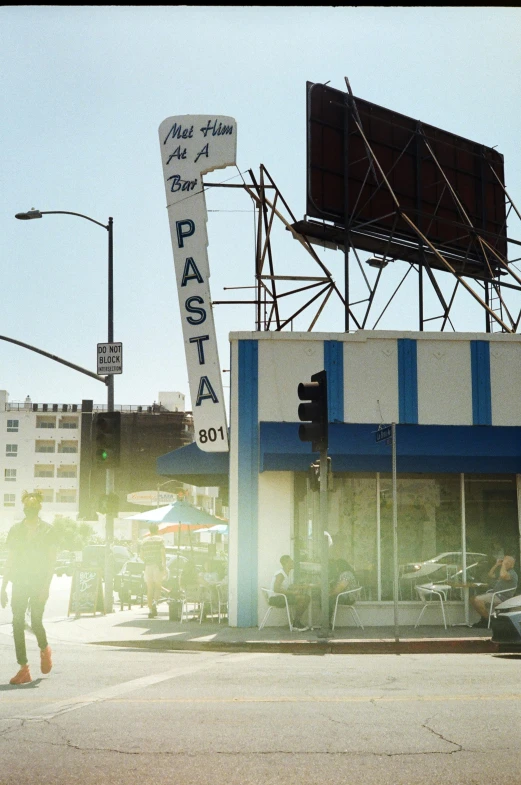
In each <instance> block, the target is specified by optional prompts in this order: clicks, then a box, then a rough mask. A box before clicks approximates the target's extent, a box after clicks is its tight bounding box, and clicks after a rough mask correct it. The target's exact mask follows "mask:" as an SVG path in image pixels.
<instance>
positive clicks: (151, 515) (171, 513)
mask: <svg viewBox="0 0 521 785" xmlns="http://www.w3.org/2000/svg"><path fill="white" fill-rule="evenodd" d="M128 517H129V518H131V519H132V520H133V521H147V522H148V523H185V524H190V525H192V526H212V525H214V524H215V522H216V521H220V520H221V519H220V518H216V516H215V515H210V513H208V512H205V511H204V510H198V509H197V507H194V506H193V505H192V504H188V502H182V501H177V502H174V503H173V504H167V505H166V506H165V507H157V508H155V509H153V510H147V511H146V512H140V513H138V514H137V515H129V516H128Z"/></svg>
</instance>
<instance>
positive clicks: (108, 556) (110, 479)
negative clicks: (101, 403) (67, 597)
mask: <svg viewBox="0 0 521 785" xmlns="http://www.w3.org/2000/svg"><path fill="white" fill-rule="evenodd" d="M44 215H75V216H77V217H78V218H85V220H86V221H91V223H94V224H96V225H97V226H101V227H102V228H103V229H106V230H107V232H108V282H107V294H108V342H109V343H113V342H114V245H113V237H114V235H113V219H112V218H111V217H109V221H108V223H107V224H103V223H101V222H100V221H96V220H95V219H94V218H90V217H89V216H88V215H83V214H82V213H73V212H71V211H69V210H35V209H34V207H33V208H32V209H31V210H29V211H28V212H26V213H16V216H15V218H18V220H20V221H30V220H32V219H34V218H42V216H44ZM107 376H108V378H107V411H109V412H113V411H114V375H113V374H108V375H107ZM105 472H106V474H105V493H106V494H107V497H108V498H112V497H111V496H109V494H113V493H114V469H112V468H106V469H105ZM105 542H106V553H105V612H106V613H111V612H112V610H113V601H114V574H113V568H112V552H111V545H112V543H113V542H114V511H113V509H112V505H110V504H109V505H108V508H107V512H106V515H105Z"/></svg>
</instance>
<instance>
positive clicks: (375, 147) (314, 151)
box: [306, 82, 507, 275]
mask: <svg viewBox="0 0 521 785" xmlns="http://www.w3.org/2000/svg"><path fill="white" fill-rule="evenodd" d="M307 91H308V92H307V104H308V135H307V146H308V171H307V175H308V179H307V182H308V185H307V211H306V212H307V215H308V216H309V217H312V218H318V219H325V220H328V221H332V222H334V223H335V224H336V225H341V226H345V224H346V219H347V224H348V226H349V227H350V229H351V230H352V232H353V234H352V235H351V242H352V244H353V245H355V247H360V248H363V249H366V250H370V251H376V252H378V251H381V250H382V248H384V246H385V243H386V242H388V240H389V237H391V246H390V247H389V251H388V255H389V256H391V257H395V258H402V259H407V260H408V261H419V259H420V257H419V255H418V250H417V246H418V239H417V235H416V233H415V232H414V231H413V230H412V229H411V228H410V227H409V226H408V224H406V223H405V222H404V221H403V219H401V218H400V217H399V215H398V213H397V210H396V205H395V202H394V200H393V198H392V196H391V194H390V192H389V189H388V188H387V187H386V186H385V184H383V183H382V179H383V178H382V177H381V175H380V173H379V172H378V171H377V170H376V169H373V170H372V169H371V167H370V156H369V155H368V153H367V150H366V146H365V142H364V140H363V138H362V135H361V133H360V131H359V130H358V128H357V126H356V120H357V116H356V115H355V112H354V111H353V109H352V108H351V109H346V98H347V95H346V93H343V92H341V91H340V90H335V89H334V88H331V87H328V86H324V85H321V84H311V83H309V82H308V85H307ZM354 104H355V105H356V110H357V112H358V117H359V119H360V125H361V127H362V129H363V132H364V134H365V136H366V138H367V141H368V143H369V145H370V147H371V149H372V151H373V153H374V155H375V157H376V159H377V160H378V162H379V164H380V166H381V168H382V170H383V172H384V174H385V176H386V177H387V179H388V181H389V183H390V185H391V188H392V190H393V191H394V193H395V195H396V196H397V198H398V201H399V203H400V207H401V208H402V209H403V211H404V212H405V213H406V214H407V215H408V216H409V218H410V219H411V220H412V221H413V222H414V223H415V224H416V226H417V227H418V228H419V229H420V230H421V231H422V232H423V234H424V235H425V236H426V237H427V238H428V240H429V241H430V242H431V243H432V244H433V245H434V246H436V248H438V249H439V250H440V251H441V252H442V253H443V254H444V255H446V257H447V258H448V259H450V260H452V261H453V262H456V263H457V267H458V268H460V269H461V265H462V264H463V266H464V267H465V269H466V274H470V275H472V274H479V273H480V270H479V268H480V267H482V265H483V263H484V261H483V257H482V255H481V254H480V250H479V246H478V245H477V244H476V243H475V242H472V240H471V237H470V235H469V231H468V229H469V224H468V222H466V220H465V218H464V217H463V215H462V213H461V210H459V209H458V205H457V202H456V200H455V199H454V196H453V195H452V194H451V191H450V188H449V187H448V186H447V183H446V181H445V180H444V176H445V178H446V180H448V182H449V183H450V185H451V186H452V188H453V189H454V191H455V192H456V194H457V197H458V199H459V201H460V202H461V204H462V206H463V208H464V210H465V212H466V214H467V216H468V217H469V219H470V221H471V223H472V225H473V226H474V227H475V228H476V229H477V231H478V233H479V234H481V235H482V236H483V237H484V238H485V239H486V240H487V241H488V242H489V243H490V245H492V246H493V247H494V248H495V249H496V250H497V251H498V252H499V253H500V254H501V255H502V256H503V257H505V258H506V249H507V243H506V212H505V194H504V191H503V188H502V187H501V185H500V182H501V183H504V167H503V156H502V155H501V154H500V153H498V152H497V151H496V150H493V149H491V148H488V147H484V146H483V145H480V144H477V143H476V142H471V141H469V140H467V139H463V138H461V137H459V136H455V135H454V134H451V133H449V132H448V131H442V130H440V129H439V128H435V127H433V126H430V125H426V124H424V123H419V121H417V120H414V119H412V118H410V117H406V116H404V115H402V114H398V113H397V112H393V111H391V110H390V109H384V108H382V107H380V106H377V105H376V104H372V103H370V102H369V101H364V100H362V99H360V98H355V99H354ZM346 122H347V124H348V134H347V160H346V159H345V157H344V144H345V142H344V139H345V123H346ZM427 144H428V145H430V147H431V150H432V153H433V154H434V156H435V158H436V159H437V161H438V163H439V167H438V166H437V164H436V163H435V161H434V159H433V157H432V155H431V152H430V151H429V149H428V146H427ZM440 167H441V169H442V170H443V175H444V176H443V175H442V173H441V172H440ZM490 167H492V168H493V170H494V172H495V173H496V174H497V176H498V178H499V181H500V182H498V180H497V179H496V177H495V176H494V173H493V172H492V171H491V168H490ZM345 172H347V211H346V204H345V198H346V191H345ZM374 172H376V177H375V174H374ZM378 183H380V185H379V184H378ZM369 222H370V223H369ZM467 265H468V267H467ZM435 266H438V265H435Z"/></svg>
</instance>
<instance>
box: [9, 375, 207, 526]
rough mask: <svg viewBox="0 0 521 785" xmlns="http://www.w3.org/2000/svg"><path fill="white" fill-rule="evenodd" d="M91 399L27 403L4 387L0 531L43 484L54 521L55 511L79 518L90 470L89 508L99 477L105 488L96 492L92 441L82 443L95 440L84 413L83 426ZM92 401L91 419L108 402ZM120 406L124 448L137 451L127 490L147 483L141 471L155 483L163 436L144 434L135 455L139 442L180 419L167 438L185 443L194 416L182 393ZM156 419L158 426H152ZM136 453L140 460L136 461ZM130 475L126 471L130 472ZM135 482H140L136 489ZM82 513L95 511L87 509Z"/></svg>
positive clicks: (46, 512)
mask: <svg viewBox="0 0 521 785" xmlns="http://www.w3.org/2000/svg"><path fill="white" fill-rule="evenodd" d="M86 403H87V402H84V403H83V406H82V404H79V403H35V402H33V401H32V400H31V398H30V396H27V398H26V399H25V401H23V402H16V401H15V402H13V401H9V395H8V393H7V391H6V390H0V482H1V483H2V488H1V489H0V533H1V532H3V531H6V530H7V529H9V527H10V526H11V525H12V524H13V523H14V522H16V521H19V520H21V518H22V517H23V507H22V502H21V497H22V493H23V491H24V490H35V489H38V490H39V491H40V492H41V494H42V496H43V505H42V516H43V518H44V519H45V520H47V521H52V520H53V518H54V516H55V515H63V516H69V517H71V518H76V517H77V516H78V514H79V512H80V502H81V499H80V487H81V486H80V482H81V478H82V476H83V478H84V481H85V477H86V476H87V475H86V472H87V474H88V476H89V482H88V484H87V485H86V484H85V482H84V485H83V491H84V492H83V494H82V495H83V499H84V501H85V503H86V505H87V507H89V508H91V509H92V505H91V504H89V501H91V500H92V498H93V497H94V496H98V495H99V493H100V492H102V488H101V480H102V478H101V477H100V478H99V479H100V487H99V488H96V490H95V491H94V487H93V485H98V483H97V482H96V483H95V482H93V480H94V479H98V478H97V476H96V478H94V476H93V475H92V474H91V472H92V466H91V450H90V444H89V445H84V448H83V450H82V446H81V443H82V434H83V441H85V440H86V439H87V440H88V439H90V433H91V431H90V428H88V430H87V431H86V430H85V415H84V416H83V420H84V423H83V426H84V427H83V428H82V413H83V412H82V410H83V409H84V408H85V404H86ZM88 403H89V406H88V409H89V415H88V417H87V420H88V421H89V422H90V420H91V418H92V414H91V413H92V412H94V413H95V412H97V411H101V410H103V408H106V407H104V406H101V405H100V406H98V405H94V406H92V402H88ZM115 408H116V409H118V410H121V412H122V413H123V415H125V420H124V422H125V423H126V427H125V428H124V429H123V430H124V433H125V434H128V437H127V438H125V440H124V442H125V452H126V453H127V454H128V455H130V454H132V455H133V456H134V460H133V462H132V466H133V467H134V472H133V477H132V476H130V477H129V476H127V477H125V481H124V482H122V485H124V494H126V493H128V492H130V491H132V490H140V487H143V483H142V482H140V474H141V472H144V474H145V476H146V477H147V480H148V482H149V484H151V481H152V479H153V477H152V474H151V467H153V473H154V477H155V459H156V458H157V456H158V455H160V454H161V453H162V452H163V451H166V450H163V439H161V438H159V439H157V441H158V444H157V445H155V444H154V442H155V441H156V439H155V438H154V436H153V435H152V436H151V438H150V437H149V438H148V439H145V441H146V447H147V449H146V450H145V449H143V447H144V445H142V446H141V448H140V449H139V450H138V455H137V456H136V452H135V445H136V443H138V442H139V443H141V442H142V441H143V438H144V437H143V431H146V432H154V433H156V434H157V433H159V434H161V433H163V432H164V431H165V430H166V431H168V430H169V427H172V426H171V424H170V421H171V420H175V421H176V423H177V421H179V423H178V424H176V434H177V438H176V439H174V440H173V442H172V440H171V439H170V440H167V442H166V444H167V445H168V448H169V449H170V448H172V446H173V445H174V443H175V446H180V445H181V444H185V443H188V442H190V441H191V440H192V438H193V437H192V425H191V417H190V415H189V414H186V413H185V412H184V408H185V401H184V395H183V394H182V393H178V392H164V393H159V395H158V401H157V403H156V402H154V403H153V404H152V405H143V406H116V407H115ZM151 415H152V416H151ZM152 424H154V426H155V427H153V428H151V427H150V426H151V425H152ZM130 426H132V427H131V428H130ZM162 426H165V427H162ZM86 447H88V449H85V448H86ZM136 458H141V460H137V461H136ZM82 460H83V462H84V463H88V466H85V465H84V467H83V472H82V470H81V462H82ZM125 462H126V461H124V463H125ZM148 464H150V466H148ZM95 474H96V475H97V472H96V473H95ZM118 474H119V472H118ZM122 474H123V473H122ZM128 474H129V473H128V472H125V475H128ZM121 480H122V481H123V476H121ZM134 485H137V486H138V487H135V488H134V487H133V486H134ZM152 487H155V485H154V484H153V485H152ZM122 490H123V489H122ZM123 500H125V502H126V498H125V495H122V501H123ZM95 506H96V505H95V504H94V508H95ZM124 506H126V504H125V505H124ZM130 506H131V507H132V506H133V505H130ZM90 511H91V510H90V509H89V512H90ZM93 513H94V514H95V512H94V510H93ZM83 517H90V515H85V513H83ZM93 517H94V515H93Z"/></svg>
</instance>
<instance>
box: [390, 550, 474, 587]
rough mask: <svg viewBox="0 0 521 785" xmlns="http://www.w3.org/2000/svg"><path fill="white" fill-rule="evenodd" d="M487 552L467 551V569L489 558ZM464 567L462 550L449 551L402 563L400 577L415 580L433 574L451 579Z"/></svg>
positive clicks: (442, 578)
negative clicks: (430, 557)
mask: <svg viewBox="0 0 521 785" xmlns="http://www.w3.org/2000/svg"><path fill="white" fill-rule="evenodd" d="M487 558H488V557H487V554H486V553H473V552H470V551H467V570H471V569H472V568H473V567H476V565H477V564H479V563H480V562H482V561H483V560H484V559H487ZM462 569H463V553H462V551H449V552H448V553H440V554H439V555H438V556H435V557H434V558H433V559H427V561H418V562H409V564H402V565H400V578H401V579H402V580H404V581H415V580H417V579H419V578H426V577H428V576H432V577H433V578H437V579H439V580H450V579H451V578H452V577H453V576H455V574H456V573H458V572H461V570H462Z"/></svg>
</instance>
